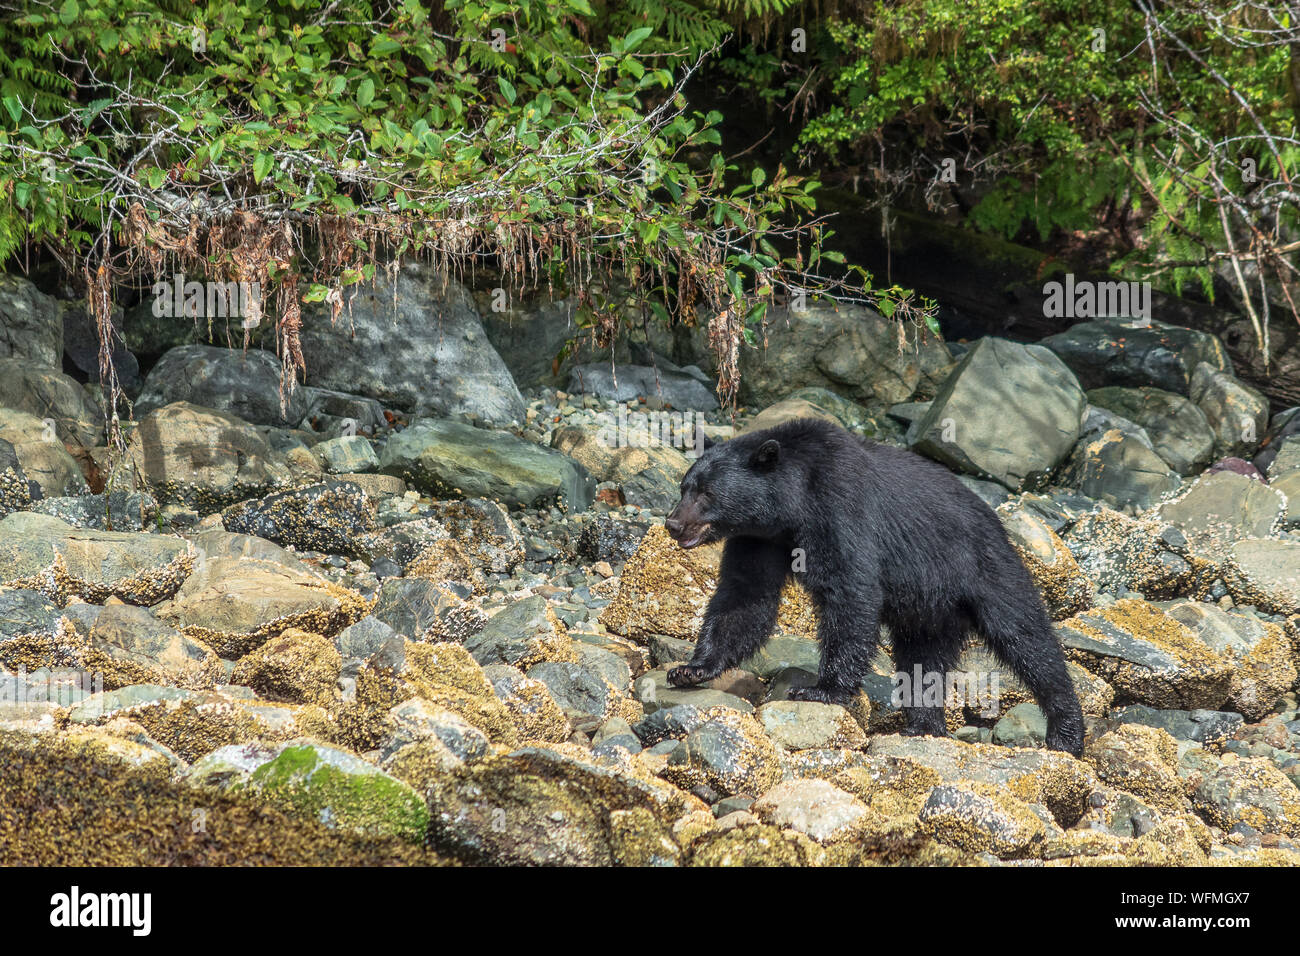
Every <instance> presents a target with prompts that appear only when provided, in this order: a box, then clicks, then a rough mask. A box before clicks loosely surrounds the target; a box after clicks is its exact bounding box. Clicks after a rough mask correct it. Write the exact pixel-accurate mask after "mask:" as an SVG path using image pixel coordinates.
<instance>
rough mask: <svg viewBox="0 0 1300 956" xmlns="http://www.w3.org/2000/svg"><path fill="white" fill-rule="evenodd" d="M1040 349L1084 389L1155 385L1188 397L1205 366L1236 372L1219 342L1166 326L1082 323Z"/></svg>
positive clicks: (1105, 321) (1204, 334)
mask: <svg viewBox="0 0 1300 956" xmlns="http://www.w3.org/2000/svg"><path fill="white" fill-rule="evenodd" d="M1040 344H1041V345H1043V346H1044V347H1046V348H1049V349H1051V350H1052V351H1053V352H1055V353H1056V354H1057V355H1059V356H1060V357H1061V360H1062V361H1063V362H1065V364H1066V365H1068V366H1069V367H1070V368H1071V369H1072V370H1073V371H1074V373H1075V374H1076V375H1077V376H1078V377H1079V381H1081V382H1082V383H1083V385H1084V387H1085V388H1102V387H1104V386H1108V385H1122V386H1127V387H1130V388H1140V387H1142V386H1144V385H1153V386H1155V387H1156V388H1160V389H1164V390H1165V391H1167V392H1177V393H1178V394H1180V395H1186V394H1187V393H1188V391H1189V390H1190V388H1191V384H1192V374H1193V373H1194V372H1195V371H1196V366H1197V365H1199V364H1201V363H1202V362H1207V363H1209V364H1210V365H1211V366H1212V367H1213V368H1215V369H1220V370H1225V371H1227V370H1231V368H1232V364H1231V363H1230V362H1229V360H1228V352H1227V349H1225V348H1224V347H1223V343H1222V342H1220V341H1219V339H1218V337H1217V336H1214V335H1211V334H1210V333H1208V332H1198V331H1195V330H1193V329H1184V328H1180V327H1178V326H1174V325H1166V324H1164V323H1163V322H1152V323H1151V325H1150V327H1149V328H1142V327H1139V326H1135V325H1133V324H1131V323H1129V322H1124V321H1120V320H1115V319H1101V320H1097V321H1092V322H1077V323H1075V324H1074V325H1072V326H1070V328H1068V329H1066V330H1065V331H1064V332H1059V333H1057V334H1056V335H1051V336H1048V337H1047V338H1045V339H1043V340H1042V342H1041V343H1040ZM1193 401H1195V399H1193ZM1198 404H1199V403H1198Z"/></svg>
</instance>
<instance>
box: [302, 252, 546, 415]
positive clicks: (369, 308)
mask: <svg viewBox="0 0 1300 956" xmlns="http://www.w3.org/2000/svg"><path fill="white" fill-rule="evenodd" d="M348 300H349V301H348V306H347V308H346V309H345V310H344V311H343V312H342V313H341V314H340V315H339V316H338V317H337V318H335V319H332V320H331V317H330V315H329V313H328V309H329V306H320V307H317V308H312V309H310V310H307V309H305V310H304V312H305V313H307V314H305V315H304V316H303V323H302V333H301V339H302V353H303V358H304V360H305V361H306V364H307V384H309V385H314V386H320V387H324V388H330V389H337V390H341V391H346V392H352V393H356V394H358V395H365V396H368V397H371V398H376V399H379V400H380V401H382V402H384V403H386V404H392V405H396V406H400V407H403V408H408V409H412V410H414V411H415V412H416V413H417V414H419V415H424V416H447V415H458V414H469V415H473V416H476V417H478V418H481V419H484V420H487V421H491V422H499V423H503V424H504V423H507V422H510V421H518V422H522V421H523V419H524V402H523V398H522V397H521V396H520V394H519V389H518V388H516V387H515V383H514V380H513V379H512V378H511V377H510V372H509V371H508V370H507V369H506V366H505V363H504V362H502V361H501V356H499V355H498V354H497V351H496V349H494V348H493V347H492V343H491V342H490V341H489V340H488V337H487V334H486V333H485V332H484V331H483V326H482V323H481V322H480V319H479V313H478V308H477V306H476V305H475V304H474V300H473V298H472V297H471V296H470V294H469V293H468V292H467V291H466V290H465V288H464V287H463V286H462V285H461V284H460V283H458V282H456V281H455V280H454V279H451V278H449V277H446V276H438V275H435V274H434V272H433V271H432V269H431V268H430V267H429V266H428V265H427V264H425V263H421V262H406V263H403V264H402V265H401V266H400V267H399V268H398V269H397V272H396V275H395V276H391V277H390V276H389V275H387V274H386V273H385V272H384V271H383V270H381V271H380V272H379V273H378V274H377V276H376V279H375V281H374V283H373V285H370V286H367V287H365V288H362V289H360V291H358V292H357V293H356V294H355V295H352V294H349V296H348Z"/></svg>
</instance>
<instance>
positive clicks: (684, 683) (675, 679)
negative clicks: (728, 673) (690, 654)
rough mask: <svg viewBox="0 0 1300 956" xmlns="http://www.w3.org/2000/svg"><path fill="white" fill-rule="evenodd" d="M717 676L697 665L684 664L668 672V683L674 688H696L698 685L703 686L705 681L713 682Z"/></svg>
mask: <svg viewBox="0 0 1300 956" xmlns="http://www.w3.org/2000/svg"><path fill="white" fill-rule="evenodd" d="M717 676H718V675H717V674H715V673H712V672H711V671H709V670H708V669H707V668H704V667H699V666H697V665H695V664H683V665H681V666H680V667H674V668H673V669H672V670H670V671H669V672H668V683H670V684H672V685H673V686H674V687H694V686H696V685H697V684H703V683H704V682H705V681H710V680H713V678H715V677H717Z"/></svg>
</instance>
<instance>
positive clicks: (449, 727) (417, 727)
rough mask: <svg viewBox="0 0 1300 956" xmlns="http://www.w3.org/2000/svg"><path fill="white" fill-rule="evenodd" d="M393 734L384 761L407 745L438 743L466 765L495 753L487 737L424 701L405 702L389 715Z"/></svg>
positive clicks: (421, 699) (457, 718) (389, 739)
mask: <svg viewBox="0 0 1300 956" xmlns="http://www.w3.org/2000/svg"><path fill="white" fill-rule="evenodd" d="M388 716H389V718H390V720H391V721H392V726H393V732H392V734H391V735H390V736H389V737H388V738H387V739H386V740H385V741H384V743H383V745H382V747H381V748H380V749H381V750H382V751H383V755H384V757H388V756H391V755H392V754H394V753H396V752H397V751H398V750H401V749H402V748H403V747H405V746H406V745H407V744H410V743H414V742H416V741H419V740H428V739H431V738H432V739H436V740H437V741H438V742H439V743H441V744H442V745H443V746H445V747H446V748H447V749H448V750H449V751H451V752H452V753H453V754H455V755H456V757H457V758H458V759H460V760H463V761H471V760H477V759H478V758H479V757H482V756H484V755H485V754H487V753H488V752H489V751H490V750H491V744H490V743H489V742H488V738H487V736H486V735H485V734H484V733H483V732H482V731H481V730H479V729H478V728H477V727H475V726H473V725H472V724H470V723H468V722H467V721H465V720H464V719H463V718H461V717H458V716H457V715H456V714H453V713H452V712H451V711H449V710H447V709H445V708H443V707H439V706H437V705H436V704H431V703H430V702H429V701H427V700H424V699H423V698H420V697H413V698H411V699H410V700H407V701H403V702H402V703H400V704H398V705H397V706H396V707H394V708H393V709H392V710H390V711H389V712H388Z"/></svg>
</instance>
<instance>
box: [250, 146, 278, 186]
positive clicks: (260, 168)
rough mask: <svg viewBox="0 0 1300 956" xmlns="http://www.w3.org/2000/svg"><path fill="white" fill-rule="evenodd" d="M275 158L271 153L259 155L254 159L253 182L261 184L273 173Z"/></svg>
mask: <svg viewBox="0 0 1300 956" xmlns="http://www.w3.org/2000/svg"><path fill="white" fill-rule="evenodd" d="M274 165H275V157H274V156H273V155H271V154H270V153H258V154H257V156H256V157H254V159H253V182H255V183H260V182H261V181H262V180H263V179H265V178H266V177H267V176H268V175H269V174H270V172H271V169H272V167H273V166H274Z"/></svg>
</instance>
